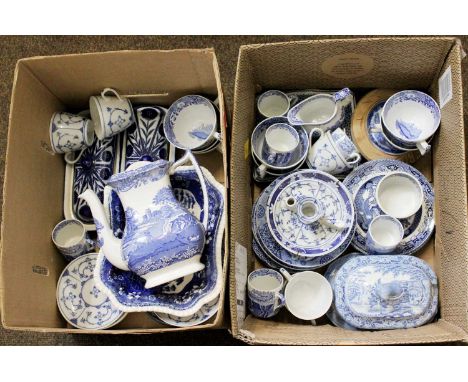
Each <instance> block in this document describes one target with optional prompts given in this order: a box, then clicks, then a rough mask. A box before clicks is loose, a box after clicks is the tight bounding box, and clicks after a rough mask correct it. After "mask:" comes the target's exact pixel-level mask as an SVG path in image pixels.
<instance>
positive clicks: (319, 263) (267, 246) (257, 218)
mask: <svg viewBox="0 0 468 382" xmlns="http://www.w3.org/2000/svg"><path fill="white" fill-rule="evenodd" d="M284 178H285V177H282V178H278V179H276V180H275V181H274V182H273V183H271V184H270V185H269V186H268V187H267V188H265V190H263V192H262V193H261V194H260V196H259V197H258V199H257V202H256V203H255V205H254V207H253V210H252V233H253V236H254V238H255V239H256V241H257V243H258V245H259V247H260V249H262V250H263V252H261V253H260V256H259V254H258V253H256V254H257V256H258V257H259V258H260V261H262V258H261V254H262V253H263V254H265V256H266V257H267V258H269V259H270V260H271V261H270V263H271V264H275V263H278V264H280V265H282V266H283V267H285V268H287V269H291V270H293V271H295V272H297V271H305V270H314V269H318V268H321V267H323V266H325V265H327V264H329V263H331V262H332V261H333V260H335V259H336V258H338V257H339V256H340V255H341V254H342V253H343V251H344V249H343V250H341V248H338V249H337V250H336V251H334V252H332V253H329V254H326V255H324V256H316V257H303V256H299V255H297V254H293V253H291V252H288V251H287V250H286V249H284V248H283V247H282V246H281V245H279V244H278V243H277V242H276V240H275V239H274V238H273V236H272V235H271V232H270V230H269V228H268V224H267V218H266V211H267V208H266V205H267V202H268V198H269V197H270V194H271V192H272V191H273V189H274V188H275V187H276V185H277V184H278V183H279V182H281V180H283V179H284ZM348 244H349V242H348ZM345 245H346V244H345ZM346 246H347V245H346ZM264 262H266V261H264ZM272 268H274V267H272Z"/></svg>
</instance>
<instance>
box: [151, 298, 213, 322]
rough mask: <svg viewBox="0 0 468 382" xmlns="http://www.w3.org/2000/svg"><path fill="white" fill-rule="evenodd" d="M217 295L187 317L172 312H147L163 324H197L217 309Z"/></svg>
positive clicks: (204, 320) (206, 319)
mask: <svg viewBox="0 0 468 382" xmlns="http://www.w3.org/2000/svg"><path fill="white" fill-rule="evenodd" d="M218 305H219V297H217V298H215V299H214V300H213V301H210V302H209V303H207V304H205V305H203V306H202V307H201V309H200V310H199V311H198V312H196V313H194V314H192V315H191V316H187V317H179V316H175V315H172V314H165V313H154V312H149V313H148V314H149V315H150V317H151V318H153V319H156V321H159V322H161V323H163V324H166V325H170V326H176V327H178V328H188V327H191V326H197V325H200V324H203V323H204V322H206V321H208V320H209V319H210V318H211V317H213V316H214V315H215V314H216V312H217V311H218Z"/></svg>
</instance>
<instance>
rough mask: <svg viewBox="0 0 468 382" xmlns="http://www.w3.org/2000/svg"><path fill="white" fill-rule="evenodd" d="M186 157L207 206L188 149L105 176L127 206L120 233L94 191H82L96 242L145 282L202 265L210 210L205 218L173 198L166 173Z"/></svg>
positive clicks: (109, 257)
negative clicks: (180, 154) (175, 158)
mask: <svg viewBox="0 0 468 382" xmlns="http://www.w3.org/2000/svg"><path fill="white" fill-rule="evenodd" d="M188 160H191V161H192V163H193V164H194V166H195V168H196V170H197V174H198V176H199V178H200V183H201V185H202V190H203V195H204V211H208V208H207V207H208V196H207V193H206V184H205V181H204V178H203V175H202V172H201V170H200V168H199V166H198V164H197V162H196V161H195V159H194V157H193V155H192V154H191V153H190V152H189V151H188V152H187V153H186V154H185V155H184V157H183V158H181V159H180V160H179V161H177V162H176V163H173V164H172V163H170V162H168V161H166V160H163V159H161V160H158V161H156V162H142V161H140V162H136V163H134V164H132V165H131V166H130V167H128V169H127V170H126V171H124V172H122V173H120V174H115V175H113V176H112V177H111V178H110V179H109V180H108V182H107V186H106V187H110V188H112V189H113V190H114V191H115V192H116V193H117V195H118V196H119V198H120V201H121V202H122V205H123V208H124V211H125V222H126V223H125V230H124V233H123V237H122V239H118V238H117V237H115V236H114V234H113V231H112V229H111V227H110V224H109V221H108V219H107V217H106V213H105V209H104V206H103V205H102V204H101V202H100V200H99V199H98V197H97V195H96V194H95V193H94V192H93V191H91V190H89V189H88V190H86V191H85V192H84V193H83V194H81V195H80V198H82V199H84V200H85V201H86V202H87V203H88V205H89V206H90V208H91V212H92V214H93V218H94V222H95V224H96V230H97V234H98V243H99V246H100V247H101V250H102V251H103V253H104V255H105V257H106V258H107V260H109V262H110V263H112V264H113V265H114V266H116V267H117V268H120V269H122V270H130V271H132V272H134V273H136V274H137V275H139V276H140V277H142V278H144V279H145V280H146V283H145V288H152V287H155V286H158V285H161V284H164V283H167V282H170V281H172V280H175V279H178V278H180V277H183V276H186V275H190V274H193V273H195V272H198V271H200V270H202V269H203V268H204V264H203V263H201V262H200V257H201V254H202V252H203V248H204V245H205V231H206V227H207V221H208V214H206V213H205V214H204V219H203V220H204V221H203V224H202V223H201V222H200V221H198V220H197V218H195V217H194V216H193V215H192V214H191V213H190V212H189V211H188V210H187V209H186V208H185V207H183V206H182V205H181V204H180V203H179V202H178V201H177V199H176V198H175V196H174V194H173V191H172V187H171V183H170V180H169V175H170V174H171V173H172V172H173V171H174V170H175V169H176V168H177V167H178V166H180V165H182V164H184V163H185V162H187V161H188ZM106 191H109V190H106Z"/></svg>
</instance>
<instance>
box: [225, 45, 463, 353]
mask: <svg viewBox="0 0 468 382" xmlns="http://www.w3.org/2000/svg"><path fill="white" fill-rule="evenodd" d="M353 40H361V41H366V40H372V41H375V40H381V41H385V40H391V41H397V40H400V41H406V40H413V41H415V40H421V41H424V40H442V41H446V42H451V43H452V49H451V50H453V49H454V48H455V49H457V48H458V49H459V50H460V52H461V57H462V58H463V57H464V51H463V50H462V49H461V43H460V41H459V39H455V38H453V37H411V38H401V37H382V38H380V37H378V38H358V39H353ZM348 41H350V40H349V39H334V40H304V41H291V42H280V43H273V44H252V45H242V46H241V47H240V49H239V55H238V65H237V72H236V81H235V88H234V106H233V120H232V127H231V128H232V130H234V129H233V127H234V126H235V125H236V109H237V105H236V100H237V98H238V97H237V93H238V92H239V83H238V78H239V73H240V64H241V63H244V62H245V61H247V60H248V57H247V58H246V59H245V61H242V60H241V59H242V57H243V54H245V52H248V51H251V50H255V49H259V48H261V47H263V46H265V45H268V46H271V45H278V46H282V45H289V44H293V45H295V44H324V43H326V44H334V43H343V42H348ZM443 64H444V62H441V63H440V68H439V69H442V67H443ZM249 70H250V71H252V70H253V69H252V68H251V67H250V68H249ZM461 121H462V122H461V123H463V108H462V110H461ZM231 134H233V131H231ZM232 159H233V155H231V161H232ZM232 165H233V164H232V163H231V166H232ZM233 226H234V222H233V221H231V227H233ZM230 243H231V247H230V248H231V260H230V279H229V288H230V290H229V293H230V307H231V308H230V309H231V332H232V335H233V336H234V337H235V338H238V339H240V340H242V341H244V342H246V343H249V344H285V345H292V344H297V345H308V344H311V342H310V341H307V342H301V340H300V339H297V340H295V341H288V342H285V343H279V342H278V341H272V342H269V341H262V340H260V339H258V338H256V336H255V334H254V333H252V332H250V331H248V330H245V329H242V328H239V326H238V320H237V306H236V303H237V302H236V278H235V274H234V270H235V253H234V248H235V238H234V237H231V240H230ZM467 282H468V280H467ZM467 314H468V312H467ZM438 323H440V325H443V326H445V327H446V328H447V329H448V330H449V331H450V332H451V333H453V335H451V336H445V337H444V338H443V339H439V340H437V339H436V338H428V339H421V340H418V341H413V342H414V343H434V342H447V341H448V342H455V341H461V340H462V341H468V334H467V333H466V332H465V331H464V330H463V329H461V328H458V327H457V326H455V325H453V324H451V323H448V322H446V321H444V320H443V319H441V320H439V321H438ZM410 342H411V341H409V342H408V341H406V342H405V341H394V342H393V341H391V340H390V341H385V344H392V343H402V344H403V343H410ZM314 344H319V343H315V342H314ZM321 344H324V345H326V344H337V343H335V342H333V341H330V343H325V342H323V343H321ZM349 344H357V343H355V342H352V341H350V342H349ZM369 344H370V343H369ZM375 344H382V342H379V341H376V342H375Z"/></svg>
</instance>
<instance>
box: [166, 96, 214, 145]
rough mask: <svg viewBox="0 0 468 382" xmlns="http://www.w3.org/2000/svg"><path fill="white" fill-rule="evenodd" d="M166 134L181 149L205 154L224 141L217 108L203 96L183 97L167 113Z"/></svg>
mask: <svg viewBox="0 0 468 382" xmlns="http://www.w3.org/2000/svg"><path fill="white" fill-rule="evenodd" d="M164 134H165V135H166V139H167V140H168V141H169V142H170V143H172V144H173V145H174V146H175V147H177V148H179V149H181V150H194V151H196V150H201V151H204V150H205V149H207V148H209V147H210V146H211V145H212V144H214V143H218V142H219V141H221V134H220V133H219V132H218V116H217V113H216V109H215V107H214V106H213V104H212V103H211V101H210V100H209V99H207V98H205V97H202V96H199V95H187V96H184V97H182V98H179V99H178V100H177V101H175V102H174V103H173V104H172V105H171V106H170V107H169V109H168V110H167V113H166V117H165V118H164ZM210 148H211V147H210Z"/></svg>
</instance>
